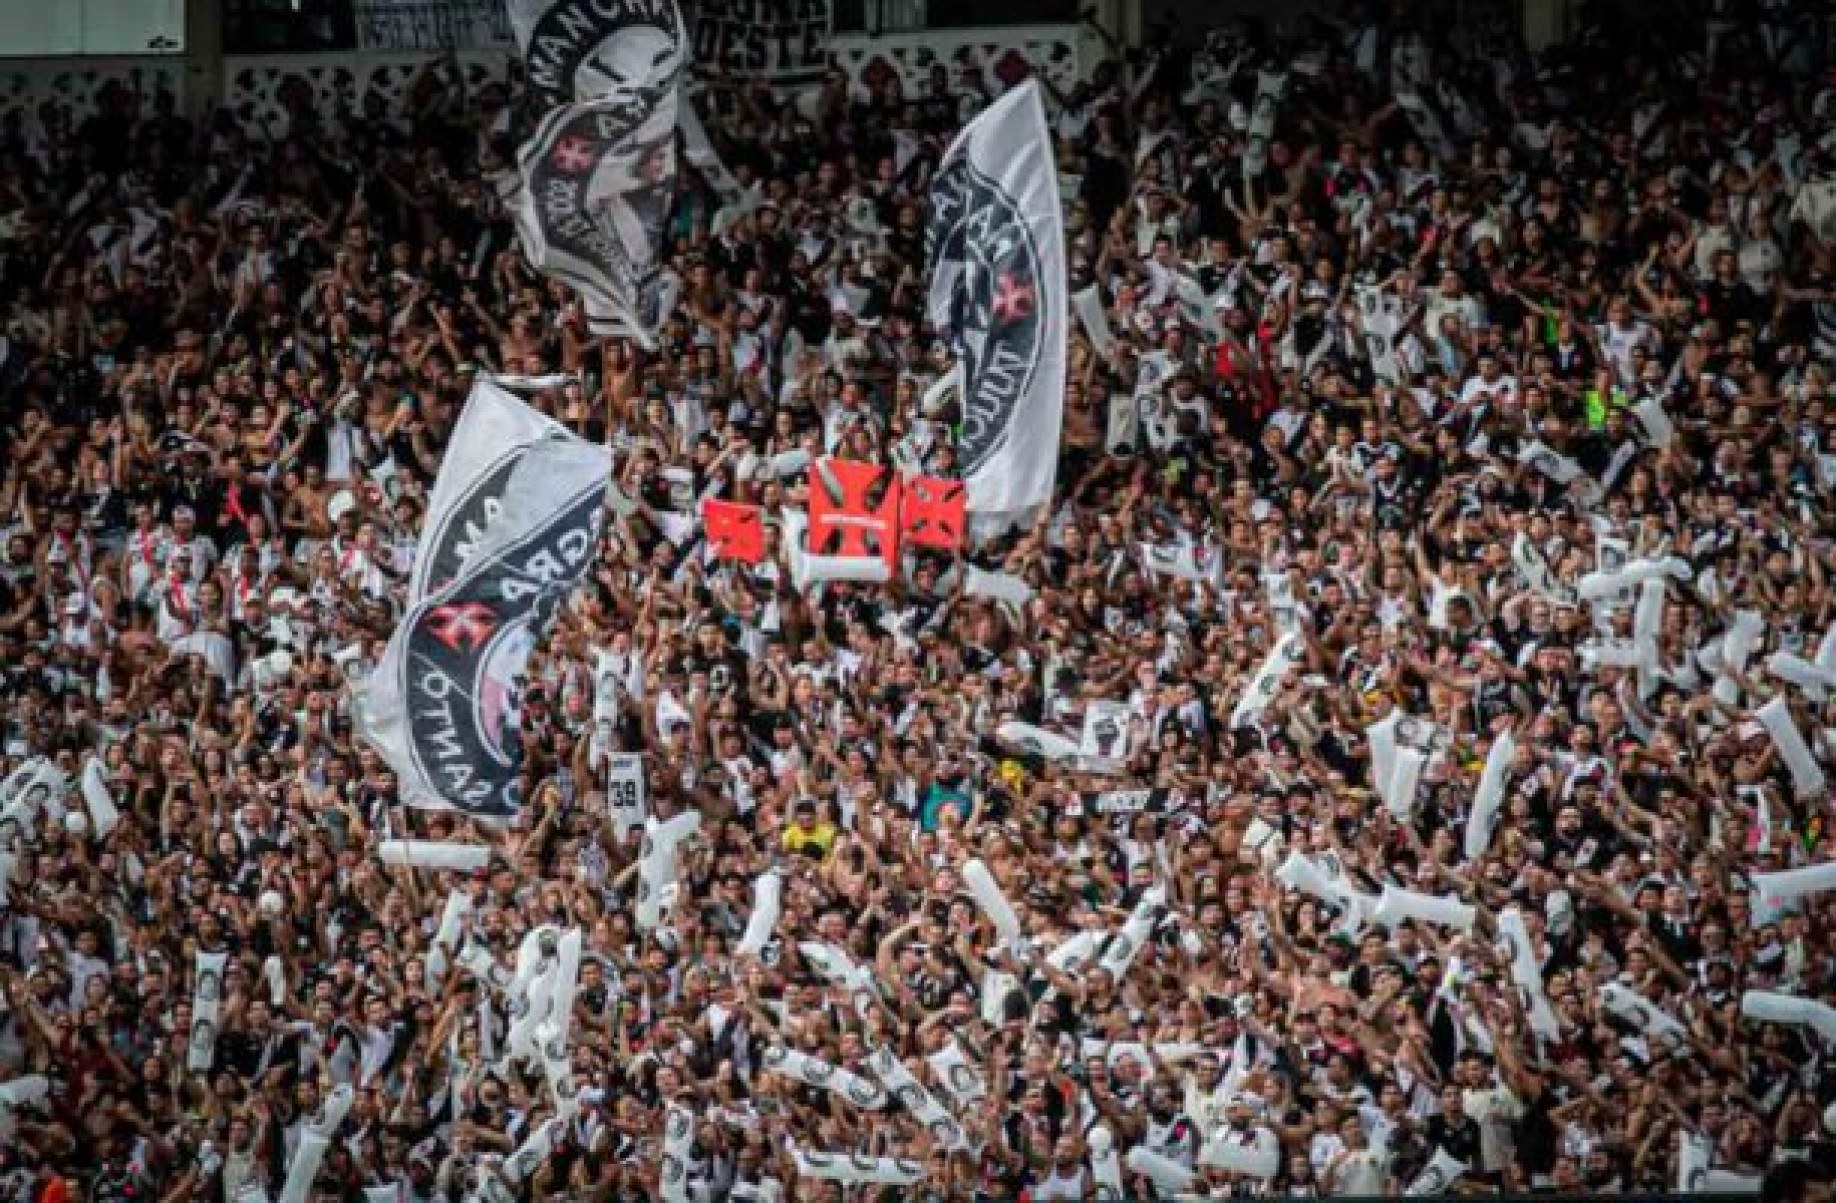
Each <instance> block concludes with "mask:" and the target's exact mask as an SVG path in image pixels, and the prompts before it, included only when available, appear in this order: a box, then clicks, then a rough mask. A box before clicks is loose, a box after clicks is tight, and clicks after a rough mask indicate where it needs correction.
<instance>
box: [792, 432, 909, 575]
mask: <svg viewBox="0 0 1836 1203" xmlns="http://www.w3.org/2000/svg"><path fill="white" fill-rule="evenodd" d="M901 483H902V482H901V481H900V479H899V474H898V472H896V471H895V470H893V469H892V468H883V467H881V466H879V465H877V464H864V463H859V462H857V461H855V460H845V459H829V458H827V457H824V458H822V459H819V460H817V461H816V462H815V463H813V464H811V465H810V529H809V536H808V541H807V544H806V547H807V550H808V551H809V553H810V554H811V555H816V556H829V557H835V558H841V559H853V560H864V559H878V560H882V561H884V562H885V564H886V567H887V569H888V570H889V571H892V572H896V571H897V570H898V567H899V534H900V526H899V502H900V497H901V494H902V493H903V492H904V490H903V489H902V488H901Z"/></svg>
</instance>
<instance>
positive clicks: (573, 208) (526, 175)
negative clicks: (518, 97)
mask: <svg viewBox="0 0 1836 1203" xmlns="http://www.w3.org/2000/svg"><path fill="white" fill-rule="evenodd" d="M509 16H510V23H511V28H512V29H513V30H514V31H515V34H516V39H517V46H518V48H519V49H521V50H522V52H523V57H524V62H525V66H526V69H527V73H528V78H529V85H530V90H531V92H532V93H533V94H534V95H535V96H536V98H537V99H538V100H539V101H540V102H541V103H542V104H543V105H545V106H548V110H547V112H546V113H545V114H544V115H543V116H542V118H541V119H540V121H539V123H538V125H537V127H536V131H535V133H534V134H533V135H532V136H531V137H530V138H529V139H528V141H526V142H524V144H523V146H522V147H521V149H520V150H519V151H518V152H517V163H516V167H515V169H514V170H513V171H511V172H509V173H508V174H507V175H506V177H505V178H504V180H503V181H502V183H501V184H500V192H501V195H502V196H503V199H504V206H505V208H506V209H508V210H509V212H510V213H511V215H512V217H513V218H514V219H515V221H516V228H517V234H518V236H519V237H520V239H521V241H522V244H523V253H524V254H525V255H526V256H527V257H528V258H529V261H530V262H531V263H532V264H534V265H535V266H536V267H537V268H538V269H540V270H541V271H543V272H545V273H547V274H548V275H550V276H552V277H554V278H555V279H558V280H562V281H564V282H566V283H567V284H568V285H570V286H571V287H573V288H574V289H575V290H576V291H577V292H579V293H580V294H581V296H582V298H583V299H584V300H585V303H586V312H587V318H588V321H589V324H590V325H591V327H592V329H593V330H594V331H595V332H596V333H599V334H602V335H615V336H622V337H627V338H633V339H636V340H637V341H638V342H640V343H642V344H643V345H644V346H646V347H652V346H654V345H655V338H656V330H657V327H658V325H660V324H661V322H662V319H663V317H664V316H666V315H667V313H668V310H669V309H670V308H671V306H672V304H673V301H672V299H671V293H670V287H669V285H668V283H667V282H666V280H665V278H664V275H663V272H662V269H661V265H660V262H659V258H660V251H661V248H662V245H663V239H664V235H665V231H666V228H667V225H668V221H669V212H670V208H671V206H672V205H673V203H674V200H675V192H676V173H677V164H676V136H675V131H676V121H677V113H678V110H679V107H680V103H681V96H680V94H681V78H682V71H683V66H684V64H685V62H686V58H687V54H686V50H687V45H688V31H687V27H686V26H685V24H684V23H683V19H682V13H681V10H680V9H679V8H678V7H677V5H676V2H675V0H510V3H509Z"/></svg>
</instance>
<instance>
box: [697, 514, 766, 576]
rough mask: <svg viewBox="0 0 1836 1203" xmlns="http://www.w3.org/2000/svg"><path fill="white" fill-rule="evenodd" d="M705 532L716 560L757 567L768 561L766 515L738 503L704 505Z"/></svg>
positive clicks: (703, 529)
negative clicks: (766, 554)
mask: <svg viewBox="0 0 1836 1203" xmlns="http://www.w3.org/2000/svg"><path fill="white" fill-rule="evenodd" d="M701 528H702V532H703V533H704V534H706V535H707V539H708V547H709V548H710V549H711V550H712V551H713V552H714V556H715V558H716V559H720V560H738V561H739V562H740V563H742V564H756V563H758V562H759V561H760V560H763V559H764V558H765V511H764V510H762V509H760V508H759V507H758V506H756V505H742V504H741V503H739V502H736V501H715V500H713V499H712V498H710V499H708V500H707V501H704V502H702V503H701Z"/></svg>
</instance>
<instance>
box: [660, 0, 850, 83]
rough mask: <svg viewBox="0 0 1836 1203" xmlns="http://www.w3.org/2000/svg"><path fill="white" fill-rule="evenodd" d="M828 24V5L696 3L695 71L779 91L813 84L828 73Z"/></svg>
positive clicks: (749, 0) (802, 0) (803, 1)
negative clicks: (779, 88) (740, 80)
mask: <svg viewBox="0 0 1836 1203" xmlns="http://www.w3.org/2000/svg"><path fill="white" fill-rule="evenodd" d="M833 21H834V12H833V8H832V4H831V0H701V3H700V4H699V5H698V6H697V8H696V12H695V18H694V31H695V65H696V69H697V70H699V71H700V72H701V73H702V74H704V75H708V76H738V77H741V78H745V79H750V80H757V81H762V82H765V83H769V84H772V85H774V86H778V87H783V86H787V85H797V84H807V83H813V82H815V81H816V80H818V79H821V78H822V74H823V72H825V71H827V70H828V68H829V32H830V30H831V28H832V26H833Z"/></svg>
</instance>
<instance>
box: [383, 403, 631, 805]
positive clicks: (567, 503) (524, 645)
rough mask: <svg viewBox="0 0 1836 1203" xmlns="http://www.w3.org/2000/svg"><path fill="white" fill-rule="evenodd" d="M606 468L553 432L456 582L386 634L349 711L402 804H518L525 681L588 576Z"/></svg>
mask: <svg viewBox="0 0 1836 1203" xmlns="http://www.w3.org/2000/svg"><path fill="white" fill-rule="evenodd" d="M510 404H520V403H519V402H515V401H514V400H512V401H511V402H510ZM610 470H611V457H610V455H609V453H608V452H607V451H606V450H605V449H604V448H603V447H599V446H596V445H594V444H592V443H588V442H586V441H585V440H583V439H578V438H575V437H574V436H573V435H571V434H568V433H567V432H566V431H565V430H562V429H560V428H556V429H555V430H553V431H551V432H548V433H544V434H542V435H540V436H539V437H537V438H535V439H534V440H533V441H531V442H529V443H528V444H527V445H525V446H524V447H523V449H522V451H521V454H520V456H518V457H517V459H516V462H515V464H514V466H512V467H511V468H510V469H509V472H508V477H507V479H506V480H505V481H504V483H503V490H502V494H501V498H500V501H499V505H498V513H497V515H496V517H495V518H494V519H493V520H491V521H490V523H489V525H487V526H486V527H485V528H484V531H483V534H482V537H480V538H479V539H478V541H477V543H476V545H473V546H470V547H469V550H468V551H467V552H466V553H465V554H463V556H462V557H461V559H462V564H461V566H460V568H459V570H458V575H457V576H456V577H454V578H453V579H452V580H450V581H446V582H444V583H441V582H439V581H437V580H436V581H434V582H433V591H432V592H431V593H428V594H426V595H425V596H422V597H420V598H418V599H416V600H414V601H413V602H412V603H411V605H410V606H409V609H408V612H407V614H406V615H404V616H403V618H402V620H401V622H400V624H399V625H398V626H397V627H396V629H395V633H394V635H392V636H391V637H390V639H389V646H388V648H387V649H386V650H385V651H384V652H383V655H382V659H381V661H380V663H378V665H377V666H376V670H375V671H374V672H373V673H372V674H371V675H370V678H369V681H368V683H367V685H366V687H365V688H364V690H363V694H362V704H361V706H360V707H359V708H358V709H359V721H360V723H361V727H362V730H363V733H364V735H365V736H367V737H368V738H369V740H370V741H371V742H372V743H374V744H375V745H376V747H377V748H378V750H380V751H381V752H382V754H383V757H384V758H385V759H386V760H387V761H388V762H389V766H390V767H391V768H393V769H394V770H395V774H396V777H397V780H398V781H399V783H400V791H401V800H402V801H403V802H405V803H406V804H408V805H410V806H420V807H432V808H452V809H458V810H463V811H466V812H468V813H470V814H474V815H483V816H507V815H510V814H513V813H515V811H516V810H517V808H518V807H519V805H520V801H521V800H520V798H519V782H518V777H519V775H520V771H521V767H522V739H521V735H520V724H519V716H520V709H521V708H520V701H521V693H522V685H523V674H524V671H525V669H526V667H527V665H528V662H529V656H530V653H531V652H532V651H534V650H535V647H536V645H537V644H538V643H540V642H541V640H542V638H543V637H544V636H545V635H547V633H548V631H549V629H550V628H551V627H552V626H553V624H554V620H555V616H556V614H557V613H558V611H559V607H560V605H561V604H562V602H563V601H565V599H566V598H567V596H568V595H569V594H570V593H571V592H573V590H574V588H575V587H576V586H577V585H578V584H579V583H580V580H581V578H582V577H584V576H585V574H586V572H587V570H588V568H590V567H591V566H592V562H593V557H594V552H595V549H596V546H597V543H598V535H599V525H600V521H601V517H602V515H603V513H604V510H605V501H606V479H607V474H608V473H609V471H610ZM442 475H443V476H444V475H445V473H444V472H443V473H442ZM453 491H454V492H462V491H463V490H453ZM436 492H438V489H437V488H436ZM455 512H456V510H455Z"/></svg>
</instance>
